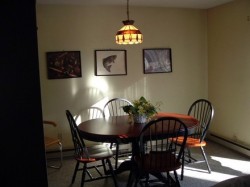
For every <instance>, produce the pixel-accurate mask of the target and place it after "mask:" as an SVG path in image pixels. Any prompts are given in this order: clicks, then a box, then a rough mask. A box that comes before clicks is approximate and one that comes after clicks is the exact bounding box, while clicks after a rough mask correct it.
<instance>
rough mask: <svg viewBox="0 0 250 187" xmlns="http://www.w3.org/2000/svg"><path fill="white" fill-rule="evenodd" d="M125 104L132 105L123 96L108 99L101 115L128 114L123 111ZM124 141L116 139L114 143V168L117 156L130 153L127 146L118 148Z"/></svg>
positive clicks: (111, 145) (116, 164) (116, 163)
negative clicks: (124, 148)
mask: <svg viewBox="0 0 250 187" xmlns="http://www.w3.org/2000/svg"><path fill="white" fill-rule="evenodd" d="M127 105H133V104H132V103H131V102H130V101H128V100H127V99H123V98H113V99H111V100H109V101H108V102H107V103H106V104H105V105H104V108H103V116H104V117H105V116H122V115H128V114H127V113H125V112H124V111H123V108H122V107H123V106H127ZM122 143H124V142H119V141H118V140H117V141H116V143H115V157H114V158H115V169H117V166H118V160H119V157H121V156H124V155H131V154H132V153H131V150H130V149H129V148H128V149H127V150H126V151H121V150H120V144H122ZM113 146H114V145H113V143H111V144H110V148H111V149H113Z"/></svg>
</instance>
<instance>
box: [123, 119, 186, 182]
mask: <svg viewBox="0 0 250 187" xmlns="http://www.w3.org/2000/svg"><path fill="white" fill-rule="evenodd" d="M187 133H188V132H187V127H186V125H185V124H184V123H183V122H182V121H181V120H179V119H177V118H173V117H162V118H159V119H157V120H152V121H150V122H148V124H147V125H146V126H145V127H144V128H143V129H142V131H141V133H140V137H139V150H140V152H139V154H138V155H136V156H135V157H134V162H135V164H134V165H135V166H136V167H135V168H131V172H130V176H129V180H128V186H132V185H133V184H134V186H137V184H138V183H140V184H141V186H144V184H145V186H149V185H150V184H151V183H152V182H159V180H160V181H161V182H163V183H164V186H168V185H169V186H180V183H179V180H178V176H177V172H176V170H177V169H179V168H181V165H182V163H183V162H182V158H183V157H182V155H183V151H184V147H185V143H186V138H187ZM178 137H184V139H183V141H182V145H181V146H180V147H179V145H177V140H178ZM151 175H153V176H155V177H157V178H158V179H157V180H152V179H153V177H152V176H151Z"/></svg>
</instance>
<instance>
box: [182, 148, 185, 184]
mask: <svg viewBox="0 0 250 187" xmlns="http://www.w3.org/2000/svg"><path fill="white" fill-rule="evenodd" d="M184 164H185V150H183V153H182V165H181V180H183V178H184Z"/></svg>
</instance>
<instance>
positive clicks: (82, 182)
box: [81, 163, 87, 187]
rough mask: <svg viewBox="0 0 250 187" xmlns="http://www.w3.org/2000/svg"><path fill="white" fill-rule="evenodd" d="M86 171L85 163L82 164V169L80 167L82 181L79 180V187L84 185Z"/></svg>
mask: <svg viewBox="0 0 250 187" xmlns="http://www.w3.org/2000/svg"><path fill="white" fill-rule="evenodd" d="M86 171H87V163H84V164H83V169H82V181H81V187H83V186H84V182H85V176H86Z"/></svg>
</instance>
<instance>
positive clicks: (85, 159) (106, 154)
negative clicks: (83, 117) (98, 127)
mask: <svg viewBox="0 0 250 187" xmlns="http://www.w3.org/2000/svg"><path fill="white" fill-rule="evenodd" d="M66 116H67V119H68V122H69V126H70V130H71V135H72V141H73V143H74V149H75V160H76V166H75V170H74V174H73V177H72V181H71V184H73V183H74V181H75V177H76V173H77V172H78V171H80V170H82V179H81V187H83V186H84V183H85V182H90V181H94V180H99V179H104V178H107V177H110V176H112V178H113V180H114V185H115V186H117V181H116V178H115V175H114V171H113V167H112V165H111V161H110V158H112V157H113V152H112V150H111V149H110V148H109V147H106V146H104V145H93V146H89V147H87V146H86V145H85V143H84V139H83V137H81V136H80V134H79V130H78V128H77V125H76V122H75V120H74V118H73V116H72V114H71V113H70V111H69V110H66ZM99 161H101V164H100V163H99ZM80 164H83V168H79V165H80ZM89 164H91V165H90V166H89ZM106 164H108V167H109V171H107V169H106ZM100 167H102V168H103V172H102V171H101V170H100V169H99V168H100ZM91 169H95V170H96V175H98V176H94V175H92V174H91V172H90V170H91ZM86 174H87V175H88V177H89V178H88V179H86Z"/></svg>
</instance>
